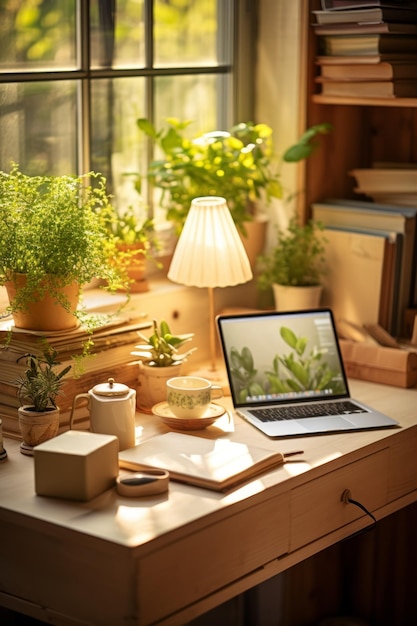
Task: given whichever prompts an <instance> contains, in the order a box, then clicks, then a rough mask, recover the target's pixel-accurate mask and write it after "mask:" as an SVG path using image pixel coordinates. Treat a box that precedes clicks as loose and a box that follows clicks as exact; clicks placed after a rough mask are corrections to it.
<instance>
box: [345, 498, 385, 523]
mask: <svg viewBox="0 0 417 626" xmlns="http://www.w3.org/2000/svg"><path fill="white" fill-rule="evenodd" d="M341 500H342V502H344V503H345V504H354V505H355V506H357V507H358V508H360V509H361V510H362V511H363V512H364V513H366V515H369V517H370V518H371V519H372V521H373V526H375V524H376V522H377V520H376V517H375V515H373V514H372V513H371V512H370V511H368V509H367V508H366V506H364V505H363V504H361V503H360V502H358V501H357V500H353V498H351V497H350V489H345V490H344V492H343V493H342V497H341Z"/></svg>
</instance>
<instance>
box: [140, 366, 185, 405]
mask: <svg viewBox="0 0 417 626" xmlns="http://www.w3.org/2000/svg"><path fill="white" fill-rule="evenodd" d="M181 366H182V363H178V364H176V365H169V366H168V367H152V366H150V365H145V364H143V363H142V362H140V363H139V375H138V388H137V393H136V406H137V409H138V410H139V411H142V412H144V413H152V407H153V406H154V405H155V404H158V403H159V402H164V401H165V400H166V399H167V389H166V383H167V380H169V379H170V378H173V377H174V376H179V375H180V374H181Z"/></svg>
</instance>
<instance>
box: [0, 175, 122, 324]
mask: <svg viewBox="0 0 417 626" xmlns="http://www.w3.org/2000/svg"><path fill="white" fill-rule="evenodd" d="M113 217H114V209H113V207H112V206H111V204H110V199H109V196H108V195H107V193H106V180H105V178H104V177H103V176H101V174H96V173H94V172H91V173H90V174H88V175H85V176H78V177H73V176H27V175H25V174H23V173H22V172H21V171H20V169H19V167H18V165H17V164H13V165H12V168H11V171H10V172H9V173H6V172H0V285H5V286H6V287H7V289H8V293H9V300H10V304H9V306H8V308H7V310H6V313H9V314H10V313H11V314H12V315H13V317H14V320H15V325H16V326H19V327H23V328H30V329H33V330H42V331H43V330H45V331H54V330H60V329H64V328H71V327H74V326H76V325H77V324H78V323H79V319H80V318H81V317H82V316H83V314H82V312H80V311H79V310H78V306H77V305H78V301H79V296H80V291H81V289H82V287H83V286H84V285H85V284H88V283H90V282H91V281H92V280H93V279H97V278H98V279H102V281H103V282H104V283H105V286H106V288H107V289H109V290H115V289H118V288H120V287H121V286H122V285H127V282H128V280H127V277H126V274H125V272H124V271H123V270H121V268H120V267H119V266H118V265H117V263H115V262H114V261H115V259H117V256H118V254H119V253H118V250H117V247H116V238H115V237H114V236H113V235H112V234H111V233H109V223H110V222H111V220H112V219H113ZM55 305H57V306H55ZM51 309H52V310H53V316H52V319H50V320H49V319H48V318H47V313H48V311H49V310H51ZM31 313H34V314H35V315H36V318H35V320H34V321H33V320H32V318H30V317H29V316H30V314H31ZM61 313H62V315H63V317H62V319H61V317H60V314H61Z"/></svg>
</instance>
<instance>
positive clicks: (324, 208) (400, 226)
mask: <svg viewBox="0 0 417 626" xmlns="http://www.w3.org/2000/svg"><path fill="white" fill-rule="evenodd" d="M312 213H313V217H314V219H316V220H319V221H321V222H322V223H323V224H324V225H325V226H333V227H338V228H341V227H342V228H345V229H356V230H361V231H363V232H368V233H376V232H378V233H381V232H384V231H385V232H386V233H387V234H390V233H397V234H398V235H402V244H401V261H400V271H399V280H398V292H397V295H396V302H395V307H396V315H395V316H394V318H395V322H394V324H393V328H391V329H390V328H387V329H386V330H389V331H390V332H391V333H392V334H394V335H396V336H400V335H401V333H402V327H403V320H404V312H405V310H406V309H407V308H408V307H409V306H410V302H411V301H412V299H413V294H414V292H415V289H416V283H417V280H416V269H415V265H416V262H415V260H416V250H417V245H416V233H417V228H416V223H417V208H412V207H406V206H399V205H383V204H377V203H375V202H367V201H359V200H345V199H329V200H326V201H324V202H315V203H313V204H312Z"/></svg>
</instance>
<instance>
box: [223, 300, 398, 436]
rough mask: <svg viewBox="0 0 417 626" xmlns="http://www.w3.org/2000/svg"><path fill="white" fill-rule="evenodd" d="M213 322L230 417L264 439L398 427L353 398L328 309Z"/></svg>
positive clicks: (257, 314) (393, 421) (245, 316)
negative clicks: (229, 399) (236, 417)
mask: <svg viewBox="0 0 417 626" xmlns="http://www.w3.org/2000/svg"><path fill="white" fill-rule="evenodd" d="M216 320H217V325H218V330H219V335H220V340H221V345H222V350H223V355H224V359H225V362H226V368H227V376H228V380H229V385H230V390H231V395H232V401H233V406H234V409H235V411H236V412H237V413H238V415H240V416H241V417H243V418H244V419H245V420H247V421H248V422H250V423H251V424H252V425H253V426H256V428H258V429H259V430H261V431H262V432H263V433H264V434H265V435H268V436H269V437H290V436H300V435H312V434H319V433H332V432H339V431H353V430H363V429H370V428H387V427H395V426H398V422H396V421H395V420H393V419H391V418H390V417H388V416H386V415H383V414H382V413H379V412H378V411H376V410H374V409H372V408H371V407H369V406H366V405H364V404H363V403H361V402H358V401H357V400H355V399H353V398H351V396H350V393H349V387H348V382H347V377H346V373H345V370H344V367H343V361H342V357H341V353H340V347H339V342H338V338H337V333H336V328H335V323H334V318H333V314H332V311H331V310H330V309H317V310H308V311H294V312H287V311H286V312H279V311H273V312H260V313H248V314H244V315H242V314H239V315H219V316H217V318H216Z"/></svg>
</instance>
